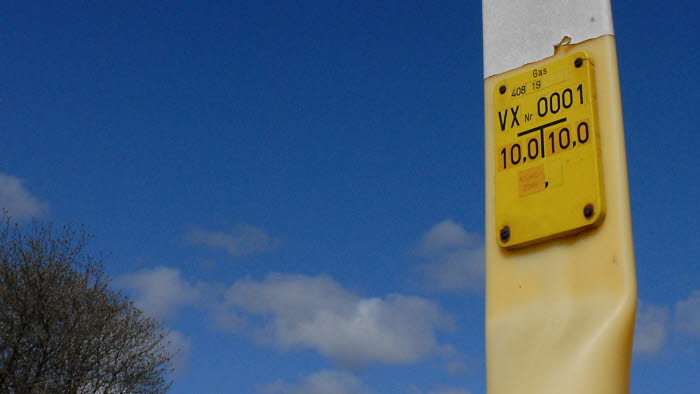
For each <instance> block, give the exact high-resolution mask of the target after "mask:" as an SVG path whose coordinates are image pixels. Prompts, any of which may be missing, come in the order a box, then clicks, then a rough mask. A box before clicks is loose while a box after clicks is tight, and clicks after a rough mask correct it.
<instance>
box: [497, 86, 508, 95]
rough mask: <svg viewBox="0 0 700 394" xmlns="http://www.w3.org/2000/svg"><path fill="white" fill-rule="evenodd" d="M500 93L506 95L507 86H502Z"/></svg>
mask: <svg viewBox="0 0 700 394" xmlns="http://www.w3.org/2000/svg"><path fill="white" fill-rule="evenodd" d="M498 92H499V93H501V94H503V93H505V92H506V85H501V87H500V88H498Z"/></svg>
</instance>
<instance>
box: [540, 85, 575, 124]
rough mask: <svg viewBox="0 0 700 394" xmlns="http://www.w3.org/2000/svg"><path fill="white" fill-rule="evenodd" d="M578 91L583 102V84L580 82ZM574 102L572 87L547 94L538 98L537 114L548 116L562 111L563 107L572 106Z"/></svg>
mask: <svg viewBox="0 0 700 394" xmlns="http://www.w3.org/2000/svg"><path fill="white" fill-rule="evenodd" d="M576 93H578V99H579V103H580V104H583V84H579V85H578V86H577V87H576ZM573 104H574V92H573V91H572V90H571V89H568V88H567V89H564V91H563V92H554V93H552V94H550V95H549V97H547V96H543V97H540V99H539V100H537V115H539V116H540V118H543V117H545V116H547V114H556V113H557V112H559V111H561V109H562V108H563V109H567V108H571V106H572V105H573Z"/></svg>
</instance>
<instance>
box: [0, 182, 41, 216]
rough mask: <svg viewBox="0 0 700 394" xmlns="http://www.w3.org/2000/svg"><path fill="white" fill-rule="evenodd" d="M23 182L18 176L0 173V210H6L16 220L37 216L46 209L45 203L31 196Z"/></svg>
mask: <svg viewBox="0 0 700 394" xmlns="http://www.w3.org/2000/svg"><path fill="white" fill-rule="evenodd" d="M23 183H24V181H22V180H21V179H19V178H16V177H14V176H12V175H7V174H3V173H0V210H2V209H4V210H6V211H7V212H8V214H9V215H10V216H12V217H13V218H14V219H18V220H22V219H29V218H31V217H35V216H39V215H41V214H42V213H43V212H45V211H46V209H47V208H46V204H44V203H43V202H41V201H39V199H37V198H36V197H34V196H32V194H31V193H29V191H28V190H27V189H25V188H24V184H23Z"/></svg>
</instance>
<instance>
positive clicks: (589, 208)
mask: <svg viewBox="0 0 700 394" xmlns="http://www.w3.org/2000/svg"><path fill="white" fill-rule="evenodd" d="M594 213H595V210H593V204H588V205H586V206H585V207H583V216H585V217H586V219H590V218H592V217H593V214H594Z"/></svg>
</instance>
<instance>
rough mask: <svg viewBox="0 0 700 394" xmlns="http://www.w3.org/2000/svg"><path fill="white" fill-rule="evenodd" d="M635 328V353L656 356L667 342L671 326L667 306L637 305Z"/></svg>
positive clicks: (640, 303)
mask: <svg viewBox="0 0 700 394" xmlns="http://www.w3.org/2000/svg"><path fill="white" fill-rule="evenodd" d="M635 323H636V324H635V329H634V347H633V351H634V354H635V355H639V356H654V355H656V354H658V353H659V352H660V351H661V349H662V348H663V346H664V344H665V343H666V337H667V332H668V326H669V310H668V308H666V307H660V306H655V305H647V304H644V303H642V302H641V301H640V302H639V303H638V305H637V320H636V322H635Z"/></svg>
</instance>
